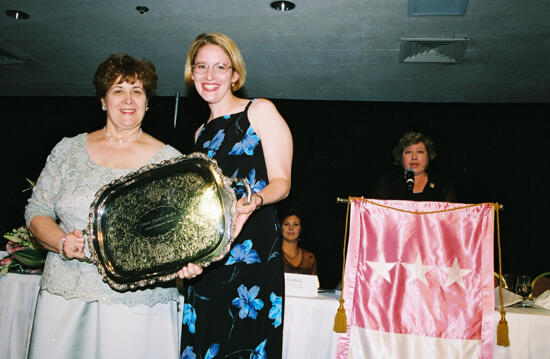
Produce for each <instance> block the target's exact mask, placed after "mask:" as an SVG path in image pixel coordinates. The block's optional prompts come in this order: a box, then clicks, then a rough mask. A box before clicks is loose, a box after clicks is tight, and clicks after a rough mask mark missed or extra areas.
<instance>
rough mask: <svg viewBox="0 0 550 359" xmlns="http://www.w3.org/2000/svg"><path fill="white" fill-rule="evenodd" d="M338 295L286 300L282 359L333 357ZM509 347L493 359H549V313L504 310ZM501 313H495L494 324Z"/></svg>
mask: <svg viewBox="0 0 550 359" xmlns="http://www.w3.org/2000/svg"><path fill="white" fill-rule="evenodd" d="M338 299H339V296H338V295H336V294H330V293H324V294H319V297H318V298H302V297H290V296H287V297H286V298H285V314H284V315H285V318H284V334H283V358H285V359H323V358H326V359H332V358H335V353H336V344H337V339H338V334H336V333H335V332H334V331H333V330H332V328H333V325H334V316H335V315H336V311H337V309H338V305H339V302H338ZM506 311H507V314H506V320H507V322H508V329H509V335H510V346H509V347H506V348H505V347H500V346H497V345H495V347H494V359H550V311H548V310H545V309H542V308H506ZM499 319H500V313H499V312H495V344H496V325H497V324H498V321H499Z"/></svg>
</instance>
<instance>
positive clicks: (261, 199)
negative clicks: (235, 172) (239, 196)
mask: <svg viewBox="0 0 550 359" xmlns="http://www.w3.org/2000/svg"><path fill="white" fill-rule="evenodd" d="M254 196H257V197H260V204H259V205H257V206H256V210H258V209H260V207H261V206H263V204H264V198H263V197H262V196H261V195H259V194H257V193H254V194H253V195H252V197H254Z"/></svg>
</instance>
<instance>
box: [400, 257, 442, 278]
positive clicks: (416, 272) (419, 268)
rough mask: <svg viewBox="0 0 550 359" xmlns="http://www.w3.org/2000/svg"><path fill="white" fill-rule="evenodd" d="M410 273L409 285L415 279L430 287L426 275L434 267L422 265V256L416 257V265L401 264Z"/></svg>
mask: <svg viewBox="0 0 550 359" xmlns="http://www.w3.org/2000/svg"><path fill="white" fill-rule="evenodd" d="M401 264H402V265H403V267H405V268H406V269H407V270H408V271H409V277H408V278H407V283H410V282H412V281H413V280H415V279H418V280H419V281H421V282H422V283H424V284H426V285H428V281H427V280H426V273H428V272H429V271H430V270H432V269H433V267H434V266H427V265H424V264H422V260H421V259H420V255H418V257H416V262H415V263H401Z"/></svg>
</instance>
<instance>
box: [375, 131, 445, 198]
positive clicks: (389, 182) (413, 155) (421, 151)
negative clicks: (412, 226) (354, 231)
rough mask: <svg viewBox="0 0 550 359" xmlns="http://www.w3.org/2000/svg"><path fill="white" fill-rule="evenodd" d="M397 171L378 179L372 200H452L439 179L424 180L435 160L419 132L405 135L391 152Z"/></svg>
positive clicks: (427, 140) (430, 144)
mask: <svg viewBox="0 0 550 359" xmlns="http://www.w3.org/2000/svg"><path fill="white" fill-rule="evenodd" d="M392 154H393V158H394V164H395V165H396V166H397V170H396V171H393V172H392V173H387V174H384V175H382V176H381V177H380V178H379V180H378V182H377V184H376V187H375V189H374V191H373V197H374V198H380V199H403V200H413V201H445V202H453V201H454V200H455V195H454V191H453V190H452V189H451V188H450V187H449V186H448V185H446V184H445V183H443V182H441V180H440V179H436V178H435V177H434V176H428V165H429V164H430V162H431V161H433V160H434V159H435V157H436V151H435V146H434V142H433V140H432V139H431V138H430V137H428V136H426V135H424V134H422V133H420V132H407V133H406V134H404V135H403V136H402V137H401V138H400V139H399V141H398V143H397V145H396V146H395V148H394V149H393V151H392Z"/></svg>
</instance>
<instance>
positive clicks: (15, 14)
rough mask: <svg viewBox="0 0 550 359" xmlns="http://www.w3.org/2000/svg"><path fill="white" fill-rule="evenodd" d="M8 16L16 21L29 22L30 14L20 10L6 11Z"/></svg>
mask: <svg viewBox="0 0 550 359" xmlns="http://www.w3.org/2000/svg"><path fill="white" fill-rule="evenodd" d="M6 15H8V16H9V17H11V18H12V19H15V20H27V19H28V18H29V14H27V13H26V12H23V11H19V10H6Z"/></svg>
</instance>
